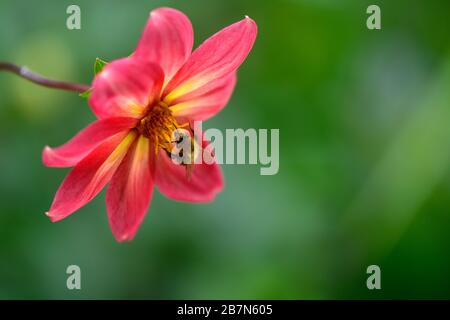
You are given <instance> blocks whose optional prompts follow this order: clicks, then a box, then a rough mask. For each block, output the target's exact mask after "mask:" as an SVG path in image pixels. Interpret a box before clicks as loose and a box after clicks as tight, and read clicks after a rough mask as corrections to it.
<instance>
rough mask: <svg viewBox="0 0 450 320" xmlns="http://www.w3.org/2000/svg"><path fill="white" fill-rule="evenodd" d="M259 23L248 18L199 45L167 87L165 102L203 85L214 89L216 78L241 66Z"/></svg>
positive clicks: (227, 74) (170, 103)
mask: <svg viewBox="0 0 450 320" xmlns="http://www.w3.org/2000/svg"><path fill="white" fill-rule="evenodd" d="M256 33H257V26H256V23H255V22H254V21H253V20H252V19H250V18H248V17H246V18H245V19H243V20H241V21H239V22H236V23H234V24H232V25H230V26H228V27H226V28H224V29H222V30H221V31H219V32H218V33H216V34H215V35H213V36H212V37H210V38H209V39H207V40H206V41H205V42H204V43H203V44H202V45H201V46H200V47H198V48H197V49H196V50H195V51H194V53H193V54H192V55H191V57H190V58H189V59H188V60H187V61H186V63H185V64H184V65H183V67H182V68H181V69H180V71H178V72H177V73H176V74H175V76H174V77H173V78H172V80H171V81H170V82H169V83H168V84H167V86H166V88H165V89H164V94H163V97H164V102H165V103H167V104H168V105H172V102H173V101H174V100H175V99H178V98H180V97H182V96H184V95H186V94H188V93H190V92H192V91H194V90H198V89H200V88H202V87H205V88H203V90H208V88H214V87H216V86H217V85H216V84H215V83H214V81H217V80H219V79H223V78H224V77H228V76H229V75H230V74H231V73H232V72H234V71H236V69H237V68H238V67H239V66H240V65H241V63H242V62H243V61H244V59H245V58H246V57H247V55H248V53H249V52H250V50H251V48H252V46H253V43H254V42H255V39H256Z"/></svg>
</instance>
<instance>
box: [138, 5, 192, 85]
mask: <svg viewBox="0 0 450 320" xmlns="http://www.w3.org/2000/svg"><path fill="white" fill-rule="evenodd" d="M193 42H194V32H193V30H192V24H191V22H190V21H189V18H188V17H186V16H185V15H184V14H183V13H182V12H180V11H178V10H175V9H171V8H159V9H156V10H153V11H152V12H150V18H149V19H148V22H147V25H146V26H145V29H144V32H143V33H142V36H141V39H140V40H139V44H138V46H137V48H136V51H135V53H134V56H135V57H136V58H140V59H144V60H146V61H152V62H156V63H158V64H159V65H160V66H161V68H162V69H163V71H164V74H165V75H166V82H167V81H169V80H170V79H171V78H172V76H173V75H174V74H175V73H176V72H177V71H178V70H179V69H180V68H181V66H182V65H183V64H184V63H185V62H186V60H187V58H188V57H189V56H190V54H191V51H192V45H193Z"/></svg>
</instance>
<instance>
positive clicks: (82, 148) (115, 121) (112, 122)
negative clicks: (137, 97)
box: [42, 117, 137, 167]
mask: <svg viewBox="0 0 450 320" xmlns="http://www.w3.org/2000/svg"><path fill="white" fill-rule="evenodd" d="M136 121H137V120H136V119H134V118H124V117H120V118H107V119H101V120H97V121H95V122H93V123H91V124H90V125H89V126H87V127H86V128H84V129H83V130H81V131H80V132H79V133H78V134H77V135H76V136H75V137H73V138H72V139H71V140H69V142H67V143H66V144H64V145H62V146H60V147H57V148H50V147H49V146H46V147H45V148H44V150H43V152H42V162H43V163H44V165H46V166H48V167H72V166H74V165H76V164H77V163H78V162H80V161H81V160H82V159H83V158H84V157H85V156H86V155H87V154H88V153H89V152H91V151H92V150H93V149H94V148H95V147H97V146H98V145H99V144H100V143H101V142H103V141H104V140H105V139H107V138H109V137H111V136H112V135H115V134H117V133H120V132H122V131H125V130H127V129H131V128H133V127H134V126H135V124H136Z"/></svg>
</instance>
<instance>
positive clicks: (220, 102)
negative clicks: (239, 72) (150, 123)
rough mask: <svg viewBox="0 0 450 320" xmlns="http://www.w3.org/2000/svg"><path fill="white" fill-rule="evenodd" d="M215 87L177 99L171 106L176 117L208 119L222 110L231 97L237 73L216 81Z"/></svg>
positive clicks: (191, 119)
mask: <svg viewBox="0 0 450 320" xmlns="http://www.w3.org/2000/svg"><path fill="white" fill-rule="evenodd" d="M214 83H215V84H216V86H215V87H209V88H208V89H210V90H206V92H204V91H205V90H202V89H205V87H203V88H200V89H197V90H195V91H193V92H191V93H188V94H186V95H184V96H183V97H182V98H181V99H177V100H176V101H174V102H173V104H172V105H171V106H170V109H171V110H172V114H173V115H174V116H175V117H181V118H185V119H189V120H190V121H195V120H207V119H209V118H211V117H212V116H214V115H215V114H217V113H218V112H219V111H220V110H222V109H223V108H224V107H225V106H226V104H227V103H228V101H229V100H230V98H231V94H232V93H233V90H234V86H235V84H236V73H234V72H233V73H232V74H231V75H230V76H228V77H226V78H224V79H221V80H216V81H214Z"/></svg>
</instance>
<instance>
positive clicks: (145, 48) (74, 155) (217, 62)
mask: <svg viewBox="0 0 450 320" xmlns="http://www.w3.org/2000/svg"><path fill="white" fill-rule="evenodd" d="M256 32H257V27H256V24H255V22H254V21H253V20H252V19H250V18H248V17H246V18H245V19H243V20H241V21H239V22H237V23H234V24H232V25H230V26H228V27H226V28H224V29H223V30H221V31H220V32H218V33H216V34H215V35H213V36H212V37H210V38H209V39H208V40H206V41H205V42H204V43H203V44H202V45H201V46H200V47H198V48H197V49H196V50H195V51H194V52H193V53H191V50H192V44H193V31H192V26H191V23H190V21H189V19H188V18H187V17H186V16H185V15H184V14H183V13H181V12H179V11H177V10H175V9H170V8H160V9H157V10H154V11H152V12H151V13H150V18H149V20H148V23H147V26H146V27H145V30H144V32H143V34H142V36H141V39H140V40H139V43H138V46H137V48H136V50H135V52H134V53H133V54H132V55H131V56H130V57H127V58H122V59H118V60H114V61H112V62H110V63H109V64H107V65H106V66H105V67H104V68H103V70H102V71H101V72H100V73H98V74H97V75H96V76H95V78H94V80H93V83H92V88H91V89H92V94H91V96H90V98H89V104H90V106H91V108H92V110H93V112H94V114H95V115H96V116H97V118H98V120H96V121H95V122H93V123H92V124H90V125H89V126H88V127H87V128H85V129H83V130H82V131H81V132H79V133H78V134H77V135H76V136H75V137H74V138H72V139H71V140H70V141H69V142H68V143H66V144H65V145H63V146H60V147H57V148H54V149H52V148H49V147H45V149H44V151H43V162H44V164H45V165H47V166H50V167H71V166H74V168H73V169H72V171H71V172H70V173H69V174H68V175H67V177H66V178H65V179H64V181H63V183H62V184H61V186H60V188H59V189H58V191H57V192H56V195H55V198H54V200H53V203H52V205H51V208H50V210H49V211H48V212H47V215H48V216H49V217H50V219H51V220H52V221H59V220H61V219H63V218H65V217H67V216H68V215H70V214H71V213H72V212H74V211H76V210H77V209H79V208H80V207H82V206H83V205H85V204H86V203H87V202H89V201H90V200H91V199H92V198H94V197H95V196H96V195H97V194H98V193H99V192H100V190H101V189H102V188H103V187H104V186H105V185H106V184H107V183H108V182H109V185H108V187H107V191H106V207H107V211H108V218H109V223H110V226H111V229H112V232H113V234H114V236H115V237H116V239H117V240H118V241H125V240H131V239H132V238H133V237H134V235H135V234H136V231H137V229H138V227H139V225H140V223H141V222H142V220H143V218H144V216H145V214H146V212H147V209H148V207H149V205H150V201H151V197H152V193H153V186H154V185H155V186H156V187H157V188H158V190H159V191H160V192H161V193H163V194H164V195H166V196H167V197H169V198H171V199H175V200H180V201H190V202H206V201H211V200H212V199H214V197H215V195H216V193H218V192H219V191H221V189H222V188H223V179H222V173H221V170H220V167H219V166H218V165H217V164H211V165H209V164H206V163H204V162H203V163H201V164H192V165H188V166H192V167H189V170H188V173H189V174H186V171H187V170H186V169H187V166H186V165H183V164H181V165H177V164H175V163H174V162H173V161H172V159H171V157H170V152H171V149H172V145H173V141H171V137H172V133H173V132H174V130H176V129H178V128H187V129H190V128H191V126H190V123H191V122H192V121H195V120H205V119H208V118H210V117H212V116H213V115H215V114H216V113H217V112H219V111H220V110H221V109H222V108H223V107H224V106H225V105H226V103H227V102H228V100H229V98H230V96H231V93H232V91H233V89H234V85H235V82H236V69H237V68H238V67H239V66H240V64H241V63H242V62H243V61H244V59H245V58H246V56H247V54H248V53H249V51H250V50H251V48H252V46H253V43H254V41H255V38H256ZM191 130H192V129H191ZM199 143H202V144H205V143H207V142H204V141H199Z"/></svg>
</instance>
